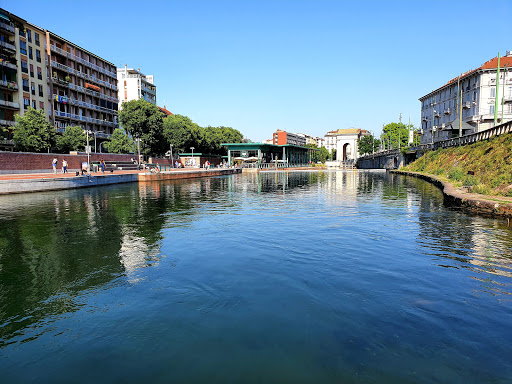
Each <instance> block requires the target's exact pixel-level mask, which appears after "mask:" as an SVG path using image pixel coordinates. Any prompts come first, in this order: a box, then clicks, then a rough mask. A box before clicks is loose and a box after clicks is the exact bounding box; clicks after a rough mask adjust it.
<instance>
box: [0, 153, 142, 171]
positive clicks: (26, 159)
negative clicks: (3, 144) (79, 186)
mask: <svg viewBox="0 0 512 384" xmlns="http://www.w3.org/2000/svg"><path fill="white" fill-rule="evenodd" d="M133 157H134V156H133V155H130V154H128V155H118V154H113V153H94V154H91V156H90V160H91V162H92V161H100V160H101V159H104V160H105V161H130V160H131V159H132V158H133ZM54 158H56V159H57V160H58V163H57V169H59V170H60V168H61V167H62V160H66V161H67V162H68V169H70V170H73V169H76V170H79V169H80V168H81V164H82V162H84V161H87V154H85V153H80V154H78V155H69V154H68V155H65V154H60V153H59V154H57V153H30V152H4V151H0V173H23V171H27V172H52V160H53V159H54Z"/></svg>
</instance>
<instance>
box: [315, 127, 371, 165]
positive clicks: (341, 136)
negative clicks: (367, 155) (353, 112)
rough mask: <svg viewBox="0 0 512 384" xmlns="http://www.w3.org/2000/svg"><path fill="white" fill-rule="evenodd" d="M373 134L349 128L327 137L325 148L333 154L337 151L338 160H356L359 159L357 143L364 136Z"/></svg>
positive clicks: (331, 132) (330, 133)
mask: <svg viewBox="0 0 512 384" xmlns="http://www.w3.org/2000/svg"><path fill="white" fill-rule="evenodd" d="M370 135H371V133H370V132H369V131H366V130H364V129H359V128H349V129H338V130H336V131H330V132H328V133H327V134H326V135H325V148H326V149H327V150H328V151H329V153H332V151H333V149H336V160H337V161H347V160H356V159H357V158H358V157H359V152H358V151H357V143H358V141H359V139H361V138H362V137H363V136H370Z"/></svg>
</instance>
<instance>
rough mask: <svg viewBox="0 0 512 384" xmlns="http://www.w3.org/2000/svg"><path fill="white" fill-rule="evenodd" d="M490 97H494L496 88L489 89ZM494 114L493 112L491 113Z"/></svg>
mask: <svg viewBox="0 0 512 384" xmlns="http://www.w3.org/2000/svg"><path fill="white" fill-rule="evenodd" d="M491 97H496V87H492V88H491ZM492 113H494V112H492Z"/></svg>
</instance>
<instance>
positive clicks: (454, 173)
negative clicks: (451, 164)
mask: <svg viewBox="0 0 512 384" xmlns="http://www.w3.org/2000/svg"><path fill="white" fill-rule="evenodd" d="M464 176H465V174H464V170H463V169H462V168H460V167H455V168H452V169H451V170H450V171H449V172H448V178H450V179H452V180H456V181H460V180H462V178H463V177H464Z"/></svg>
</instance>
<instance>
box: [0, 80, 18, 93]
mask: <svg viewBox="0 0 512 384" xmlns="http://www.w3.org/2000/svg"><path fill="white" fill-rule="evenodd" d="M0 86H2V87H6V88H9V89H12V90H14V91H17V90H18V84H16V83H15V82H13V81H5V80H0Z"/></svg>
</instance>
